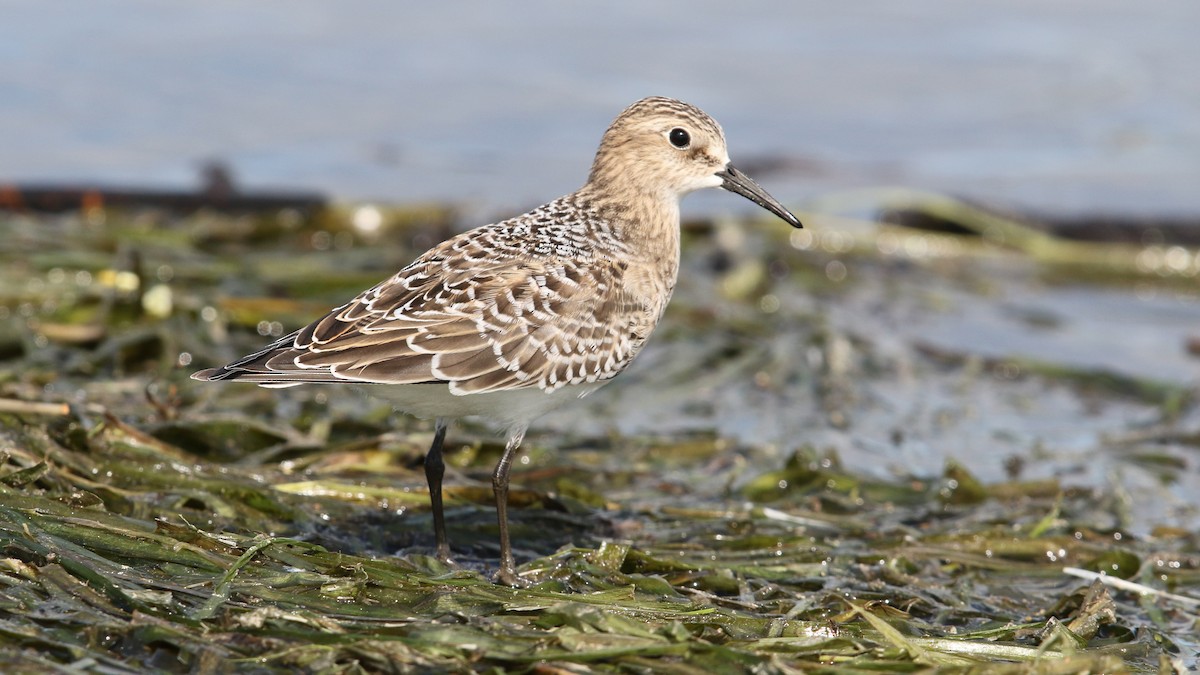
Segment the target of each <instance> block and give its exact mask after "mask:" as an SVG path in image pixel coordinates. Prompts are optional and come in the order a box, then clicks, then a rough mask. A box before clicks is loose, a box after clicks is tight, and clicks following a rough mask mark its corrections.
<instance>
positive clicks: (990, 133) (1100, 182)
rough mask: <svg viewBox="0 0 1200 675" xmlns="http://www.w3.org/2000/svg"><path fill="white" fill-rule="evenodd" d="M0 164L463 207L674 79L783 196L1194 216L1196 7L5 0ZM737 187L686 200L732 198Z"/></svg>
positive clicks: (1167, 2) (551, 181) (516, 203)
mask: <svg viewBox="0 0 1200 675" xmlns="http://www.w3.org/2000/svg"><path fill="white" fill-rule="evenodd" d="M2 11H3V16H4V18H3V21H0V145H2V146H3V148H4V151H3V153H0V180H3V181H22V180H32V179H53V180H93V179H94V180H101V181H109V182H121V183H135V184H143V183H150V184H164V185H173V186H187V185H191V184H193V183H194V181H195V175H196V172H197V166H198V164H199V163H200V162H202V161H204V160H207V159H210V158H220V159H222V160H224V161H227V162H228V163H229V164H230V165H231V166H232V168H233V170H234V171H235V173H236V174H237V176H238V177H239V178H240V179H241V180H242V182H243V183H244V184H245V185H248V186H265V185H274V186H288V187H309V188H316V189H320V190H325V191H328V192H330V193H332V194H334V195H337V196H339V197H346V198H378V199H384V200H387V201H398V202H408V201H412V200H439V201H441V200H446V201H451V202H454V203H460V204H465V205H467V206H473V207H475V208H478V209H479V210H480V211H482V212H483V213H482V214H481V217H483V215H493V212H494V211H505V212H507V211H510V210H512V209H514V208H519V207H522V206H526V205H529V204H531V203H539V202H542V201H545V200H546V199H548V198H550V197H553V196H556V195H558V194H561V193H564V192H566V191H569V190H571V189H573V188H575V187H576V186H577V185H578V184H579V183H580V182H581V181H582V180H583V178H584V176H585V174H586V171H587V167H588V164H589V161H590V157H591V153H592V152H593V150H594V147H595V143H596V141H597V139H598V138H599V136H600V132H601V131H602V129H603V128H604V125H606V124H607V123H608V121H609V120H610V119H612V117H613V116H614V115H615V114H616V113H617V112H618V111H619V110H620V109H621V108H622V107H623V106H624V105H626V104H627V103H629V102H631V101H632V100H634V99H636V98H639V97H641V96H645V95H648V94H667V95H674V96H678V97H681V98H684V99H688V100H691V101H693V102H695V103H697V104H698V105H701V106H702V107H704V108H705V109H707V110H708V111H709V112H710V113H712V114H713V115H714V116H715V117H717V118H718V119H719V120H721V122H722V123H723V124H724V125H725V127H726V130H727V132H728V134H729V137H730V142H731V146H732V150H733V152H732V155H733V157H734V159H735V160H737V161H739V162H742V163H744V164H746V165H747V166H748V167H749V166H753V165H754V164H756V163H757V164H759V165H760V166H761V165H763V164H764V163H765V164H770V165H773V166H775V167H776V171H774V172H768V171H765V170H764V171H757V172H756V173H758V175H759V177H760V178H762V179H763V180H764V182H765V183H767V184H768V186H769V187H771V189H772V190H773V191H774V192H775V193H777V194H778V196H779V197H781V198H783V199H785V200H787V201H791V202H798V201H799V200H802V199H803V198H805V197H807V196H811V195H819V194H824V193H827V192H829V191H831V190H839V189H845V188H851V187H858V186H863V185H881V184H888V185H890V184H899V185H909V186H915V187H921V188H926V189H933V190H937V191H944V192H953V193H957V194H963V195H967V196H973V197H978V198H984V199H988V200H993V201H998V202H1001V203H1007V204H1015V205H1018V206H1025V207H1033V208H1037V209H1044V210H1050V211H1057V212H1068V213H1076V212H1114V211H1116V212H1128V213H1138V214H1163V213H1187V214H1195V213H1197V212H1200V191H1197V190H1196V189H1195V185H1197V184H1198V183H1200V79H1197V78H1196V77H1195V73H1196V72H1198V71H1200V43H1197V41H1196V40H1195V39H1194V29H1195V26H1196V25H1200V5H1198V4H1197V3H1195V2H1193V1H1192V0H1155V1H1154V2H1150V3H1138V4H1131V3H1127V2H1120V1H1118V0H1102V1H1099V2H1090V3H1087V4H1086V5H1079V4H1072V3H1067V4H1058V5H1047V4H1046V3H1041V2H1036V1H1033V0H1024V1H1021V2H998V1H996V2H973V3H968V4H963V3H954V2H938V3H933V4H924V5H921V6H920V7H915V6H908V5H897V4H896V3H892V2H886V1H883V0H876V1H871V2H865V3H863V2H860V3H854V4H851V5H837V4H829V3H811V2H787V3H784V2H778V3H759V4H756V5H755V6H753V7H747V6H742V5H738V4H731V3H722V2H712V1H706V2H681V1H672V2H661V3H654V4H653V5H649V6H647V5H645V4H644V3H634V2H614V3H604V4H602V5H592V6H572V7H570V9H564V8H563V7H562V6H561V5H559V4H556V3H550V2H536V3H524V4H523V5H522V6H521V7H520V8H519V9H518V8H513V7H508V6H500V5H492V4H489V3H484V2H469V3H455V4H453V5H439V4H432V5H422V6H419V7H418V6H413V5H408V4H404V5H400V4H395V3H388V2H381V1H379V0H359V1H356V2H349V3H339V4H337V5H336V6H334V5H330V4H328V3H324V2H317V1H315V0H300V1H298V2H287V3H255V4H253V5H247V4H245V3H239V2H231V1H225V2H208V3H158V2H149V1H138V0H121V1H119V2H112V3H104V4H92V3H76V4H74V5H72V6H71V7H70V8H67V7H65V6H63V5H58V4H53V3H20V2H7V3H4V4H3V10H2ZM738 206H740V205H733V202H731V201H730V200H717V199H707V200H700V201H696V202H693V203H692V204H691V206H690V207H689V208H691V209H692V210H693V211H712V210H727V209H735V208H738Z"/></svg>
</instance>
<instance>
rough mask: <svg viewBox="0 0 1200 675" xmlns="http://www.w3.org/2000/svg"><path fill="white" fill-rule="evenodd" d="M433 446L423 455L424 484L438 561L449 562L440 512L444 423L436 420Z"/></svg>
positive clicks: (444, 470)
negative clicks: (431, 515) (426, 485)
mask: <svg viewBox="0 0 1200 675" xmlns="http://www.w3.org/2000/svg"><path fill="white" fill-rule="evenodd" d="M435 424H436V431H434V433H433V444H432V445H430V446H429V452H427V453H426V454H425V482H427V483H429V504H430V505H431V506H432V507H433V536H434V538H436V539H437V557H438V560H442V561H449V560H450V541H449V540H448V539H447V538H446V514H445V513H444V512H443V511H442V476H443V475H445V473H446V463H445V462H444V461H442V442H443V441H445V440H446V421H445V420H444V419H442V418H440V417H439V418H438V419H437V422H436V423H435Z"/></svg>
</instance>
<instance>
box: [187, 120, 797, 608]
mask: <svg viewBox="0 0 1200 675" xmlns="http://www.w3.org/2000/svg"><path fill="white" fill-rule="evenodd" d="M708 187H720V188H724V189H726V190H729V191H731V192H735V193H737V194H740V195H742V196H743V197H746V198H747V199H750V200H751V201H753V202H754V203H756V204H758V205H760V206H762V207H763V208H765V209H767V210H768V211H770V212H772V213H774V214H775V215H777V216H779V217H780V218H782V219H783V220H785V221H786V222H787V223H788V224H790V225H792V226H794V227H800V226H801V225H800V221H799V220H798V219H797V218H796V217H795V216H794V215H792V214H791V213H790V212H789V211H788V210H787V209H785V208H784V207H783V206H782V205H781V204H780V203H779V202H777V201H776V200H775V199H774V198H773V197H771V196H770V195H769V194H767V192H766V191H765V190H763V189H762V188H761V187H759V185H758V184H757V183H755V182H754V181H752V180H750V178H748V177H747V176H746V175H745V174H743V173H741V172H740V171H738V170H737V169H735V168H734V167H733V165H732V164H731V163H730V161H729V154H728V152H727V150H726V148H725V137H724V134H723V133H722V131H721V127H720V126H719V125H718V124H717V123H716V122H715V121H714V120H713V119H712V118H711V117H709V116H708V115H706V114H705V113H704V112H702V111H701V110H700V109H698V108H696V107H694V106H691V105H688V104H687V103H683V102H681V101H677V100H674V99H670V98H663V97H652V98H645V99H642V100H640V101H638V102H636V103H634V104H633V105H631V106H629V107H628V108H626V109H625V110H624V112H622V113H621V114H620V115H619V116H618V117H617V118H616V120H614V121H613V123H612V124H611V125H610V126H609V127H608V130H607V131H606V132H605V133H604V137H603V138H602V139H601V141H600V148H599V150H598V151H597V152H596V159H595V161H594V162H593V164H592V170H591V174H590V175H589V176H588V180H587V183H586V184H585V185H584V186H583V187H582V188H580V189H579V190H578V191H577V192H575V193H573V194H569V195H567V196H565V197H560V198H558V199H556V200H554V201H552V202H550V203H548V204H545V205H543V206H539V207H538V208H536V209H534V210H532V211H530V212H529V213H526V214H523V215H520V216H517V217H515V218H510V219H508V220H504V221H501V222H498V223H493V224H491V225H484V226H482V227H479V228H476V229H474V230H470V231H467V232H464V233H462V234H460V235H458V236H456V237H453V238H451V239H448V240H446V241H444V242H442V243H441V244H439V245H437V246H435V247H433V248H432V249H430V250H429V251H426V252H425V253H424V254H423V255H421V256H420V257H419V258H417V259H416V260H415V261H413V262H412V264H410V265H409V266H408V267H405V268H404V269H402V270H400V271H399V272H398V273H396V275H395V276H393V277H391V278H390V279H388V280H386V281H384V282H383V283H380V284H379V285H377V286H375V287H373V288H371V289H368V290H367V291H364V292H363V293H361V294H360V295H359V296H358V297H356V298H354V299H353V300H351V301H350V302H348V303H346V304H345V305H342V306H341V307H338V308H337V309H334V310H333V311H331V312H329V313H328V314H326V315H325V316H324V317H322V318H321V319H319V320H317V321H315V322H313V323H312V324H310V325H308V326H306V327H305V328H302V329H301V330H299V331H297V332H295V333H292V334H291V335H287V336H285V337H283V338H281V339H279V340H276V341H275V342H273V343H271V344H270V345H268V346H266V347H265V348H264V349H262V350H261V351H258V352H255V353H253V354H250V355H249V356H246V357H244V358H241V359H238V360H237V361H234V362H233V363H230V364H229V365H227V366H223V367H220V368H211V369H208V370H203V371H200V372H198V373H195V374H194V375H192V377H193V378H195V379H197V380H240V381H243V382H253V383H256V384H259V385H261V386H264V387H290V386H294V385H298V384H306V383H330V382H351V383H358V384H369V385H380V386H378V387H372V390H371V393H372V394H376V395H378V396H380V397H382V398H385V399H387V400H389V401H391V402H392V403H393V404H394V405H396V407H397V408H398V409H400V410H402V411H404V412H407V413H410V414H413V415H416V416H419V417H425V418H434V419H436V420H437V423H436V432H435V434H434V440H433V445H432V446H431V447H430V448H429V453H428V455H427V456H426V459H425V475H426V478H427V479H428V481H429V492H430V500H431V502H432V506H433V519H434V531H435V536H436V539H437V550H438V555H439V556H440V557H442V558H443V559H448V558H449V555H450V547H449V544H448V542H447V539H446V527H445V520H444V517H443V514H442V494H441V493H442V474H443V463H442V442H443V439H444V438H445V433H446V423H447V422H446V421H447V420H448V419H452V418H458V417H464V416H471V415H474V416H481V417H484V418H488V419H489V420H491V421H492V422H494V423H497V424H498V425H500V426H501V427H502V428H504V429H506V430H507V432H508V443H507V446H506V448H505V450H504V454H503V456H502V457H501V459H500V462H499V464H498V465H497V466H496V470H495V473H494V474H493V476H492V486H493V488H494V490H495V496H496V511H497V518H498V519H499V523H500V568H499V571H498V573H497V575H496V576H497V579H498V580H500V581H502V582H504V583H509V584H513V583H516V581H517V577H516V571H515V568H514V563H513V557H512V549H511V547H510V545H509V537H508V518H507V503H508V481H509V469H510V467H511V465H512V461H513V458H514V456H515V455H516V452H517V449H518V447H519V446H520V444H521V439H522V438H523V437H524V435H525V430H526V429H527V428H528V426H529V423H530V422H531V421H532V420H533V419H535V418H537V417H538V416H540V415H542V414H543V413H545V412H547V411H549V410H551V409H553V408H556V407H558V406H559V405H561V404H563V403H565V402H566V401H568V400H570V399H573V398H579V397H582V396H586V395H587V394H589V393H591V392H592V391H594V390H595V389H597V388H599V387H600V386H601V385H603V384H604V383H605V382H607V381H608V380H610V379H612V378H613V377H615V376H616V375H617V374H618V373H620V372H621V371H622V370H624V369H625V367H626V366H628V365H629V362H630V361H632V360H633V358H634V357H635V356H636V355H637V353H638V352H639V351H640V350H641V348H642V346H643V345H644V344H645V342H646V339H647V338H649V337H650V333H651V331H653V330H654V327H655V325H657V324H658V321H659V319H660V318H661V317H662V314H663V310H664V309H665V308H666V306H667V302H668V301H669V300H670V299H671V292H672V290H673V289H674V288H675V279H676V274H677V272H678V270H679V199H680V197H682V196H683V195H685V194H687V193H689V192H692V191H694V190H698V189H701V188H708Z"/></svg>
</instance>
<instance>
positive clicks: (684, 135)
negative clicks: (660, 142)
mask: <svg viewBox="0 0 1200 675" xmlns="http://www.w3.org/2000/svg"><path fill="white" fill-rule="evenodd" d="M667 138H669V139H671V145H673V146H675V147H677V148H680V149H683V148H686V147H687V146H688V143H691V142H692V137H691V136H690V135H689V134H688V132H687V130H686V129H680V128H679V127H675V128H674V129H672V130H671V133H670V134H669V135H668V136H667Z"/></svg>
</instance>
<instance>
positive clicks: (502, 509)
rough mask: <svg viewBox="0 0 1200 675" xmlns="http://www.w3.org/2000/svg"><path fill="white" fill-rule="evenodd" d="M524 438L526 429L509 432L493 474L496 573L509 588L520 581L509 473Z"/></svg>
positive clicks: (500, 580) (497, 578)
mask: <svg viewBox="0 0 1200 675" xmlns="http://www.w3.org/2000/svg"><path fill="white" fill-rule="evenodd" d="M524 437H525V428H524V427H519V428H516V429H512V430H510V431H509V435H508V443H507V444H506V445H505V446H504V454H503V455H501V457H500V463H499V464H497V465H496V471H495V473H493V474H492V491H493V492H494V493H495V495H496V520H497V521H499V523H500V569H499V570H498V571H497V572H496V581H499V582H500V583H502V584H508V585H509V586H516V585H517V584H518V580H517V566H516V564H515V563H514V561H513V554H512V544H510V543H509V540H508V472H509V469H511V468H512V462H513V458H514V457H515V456H516V454H517V448H519V447H521V439H523V438H524Z"/></svg>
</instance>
